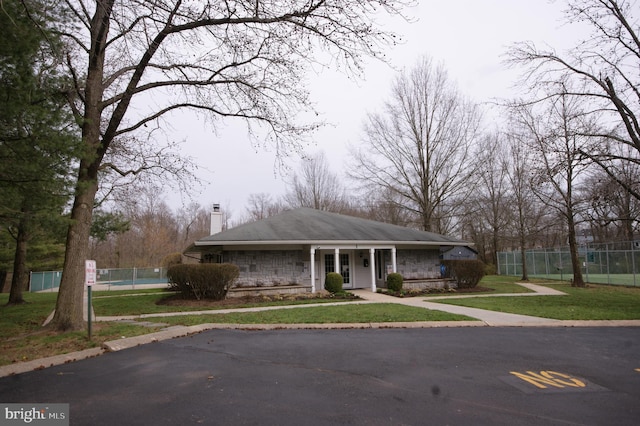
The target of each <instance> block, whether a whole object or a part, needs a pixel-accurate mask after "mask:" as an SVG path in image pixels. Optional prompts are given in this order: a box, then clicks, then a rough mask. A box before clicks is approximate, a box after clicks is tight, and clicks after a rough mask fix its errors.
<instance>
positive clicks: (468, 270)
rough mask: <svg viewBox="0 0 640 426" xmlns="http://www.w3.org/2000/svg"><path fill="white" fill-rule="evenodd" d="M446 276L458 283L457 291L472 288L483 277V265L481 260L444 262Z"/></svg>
mask: <svg viewBox="0 0 640 426" xmlns="http://www.w3.org/2000/svg"><path fill="white" fill-rule="evenodd" d="M442 263H443V264H444V266H445V267H446V272H447V273H446V275H447V277H448V278H453V279H454V280H455V281H456V282H457V283H458V289H463V288H474V287H476V286H477V285H478V283H479V282H480V280H481V279H482V277H484V275H485V264H484V262H482V261H481V260H477V259H470V260H444V261H443V262H442Z"/></svg>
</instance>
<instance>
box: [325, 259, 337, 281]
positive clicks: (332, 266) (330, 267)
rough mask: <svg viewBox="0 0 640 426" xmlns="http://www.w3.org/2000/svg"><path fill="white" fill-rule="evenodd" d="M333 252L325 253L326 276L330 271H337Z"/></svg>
mask: <svg viewBox="0 0 640 426" xmlns="http://www.w3.org/2000/svg"><path fill="white" fill-rule="evenodd" d="M334 256H335V255H333V254H325V255H324V275H325V276H326V275H327V274H328V273H329V272H334V271H335V262H334V259H335V257H334Z"/></svg>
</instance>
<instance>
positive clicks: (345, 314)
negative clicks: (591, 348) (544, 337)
mask: <svg viewBox="0 0 640 426" xmlns="http://www.w3.org/2000/svg"><path fill="white" fill-rule="evenodd" d="M517 279H518V278H517V277H504V276H489V277H485V278H484V279H483V280H482V282H481V283H480V286H482V287H486V288H491V289H493V290H492V291H491V292H487V293H479V294H504V293H523V292H529V291H530V290H528V289H526V288H524V287H521V286H518V285H516V284H514V283H515V282H516V281H517ZM531 282H532V283H535V284H541V285H549V286H552V287H553V288H557V289H558V290H561V291H564V292H566V293H567V294H568V295H567V296H531V297H483V298H468V299H451V298H447V297H446V296H445V295H444V294H443V297H442V299H441V300H438V302H440V303H450V304H456V305H464V306H471V307H477V308H481V309H489V310H497V311H501V312H511V313H519V314H525V315H534V316H541V317H546V318H556V319H566V320H604V319H609V320H613V319H640V288H627V287H619V286H618V287H616V286H600V285H590V286H589V287H588V288H584V289H579V288H572V287H570V286H569V285H568V284H567V283H559V282H552V283H549V281H544V280H532V281H531ZM452 294H460V293H452ZM167 295H168V293H167V292H163V291H161V290H158V289H152V290H126V291H110V292H95V293H94V294H93V305H94V309H95V312H96V315H99V316H117V315H138V314H143V313H144V314H154V313H161V312H175V311H185V312H186V311H189V310H205V309H206V310H209V309H214V307H211V306H207V307H206V308H203V307H202V306H191V307H184V306H169V305H158V304H157V303H156V302H157V301H158V300H160V299H161V298H163V297H166V296H167ZM114 296H116V297H114ZM56 297H57V293H25V294H24V298H25V299H26V300H27V302H28V303H26V304H24V305H19V306H6V305H5V304H6V302H7V300H8V294H0V365H6V364H10V363H14V362H19V361H27V360H31V359H37V358H42V357H46V356H51V355H57V354H63V353H68V352H73V351H76V350H82V349H86V348H90V347H95V346H99V345H100V344H101V343H102V342H105V341H109V340H114V339H117V338H120V337H130V336H136V335H140V334H145V333H151V332H153V331H156V329H150V328H148V327H143V326H139V325H136V324H125V323H121V322H98V323H94V325H93V340H92V341H91V342H90V341H88V338H87V333H86V332H72V333H57V332H54V331H51V330H48V329H46V328H43V327H42V323H43V322H44V320H45V319H46V317H47V316H48V315H49V314H50V313H51V312H52V311H53V309H54V308H55V303H56ZM431 300H432V301H433V299H431ZM321 301H322V300H317V299H309V300H303V301H295V302H292V301H274V302H268V303H264V304H263V303H258V304H256V303H253V304H250V305H248V304H245V305H240V306H234V307H241V306H242V307H253V306H266V305H269V306H278V305H291V304H292V303H318V302H321ZM324 301H326V302H335V301H338V300H335V299H334V300H324ZM229 307H230V306H220V307H218V308H229ZM465 319H468V318H466V317H462V316H455V315H451V314H447V313H441V312H438V311H429V310H426V309H422V308H414V307H408V306H402V305H395V304H382V303H377V304H354V303H348V301H345V303H344V304H343V305H338V306H320V307H305V308H302V307H300V308H289V309H278V310H272V311H265V312H251V313H249V312H247V313H231V314H214V315H185V316H178V317H163V318H154V321H158V322H164V323H169V324H183V325H191V324H199V323H203V322H221V323H244V324H255V323H267V324H274V323H275V324H280V323H282V324H286V323H303V324H308V323H329V322H335V323H370V322H411V321H457V320H465ZM145 320H148V319H145Z"/></svg>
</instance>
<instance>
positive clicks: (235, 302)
mask: <svg viewBox="0 0 640 426" xmlns="http://www.w3.org/2000/svg"><path fill="white" fill-rule="evenodd" d="M309 299H314V300H319V301H326V300H357V299H360V298H359V297H358V296H356V295H354V294H351V293H344V294H337V295H330V294H326V293H317V294H312V293H303V294H287V295H280V296H278V295H275V296H242V297H230V298H226V299H223V300H209V299H201V300H196V299H185V298H183V297H182V295H180V294H175V295H171V296H167V297H165V298H162V299H161V300H159V301H158V302H157V304H158V305H168V306H190V307H202V308H208V307H215V308H219V307H228V308H233V307H234V306H242V305H250V304H259V303H265V302H274V301H280V300H294V301H295V300H309Z"/></svg>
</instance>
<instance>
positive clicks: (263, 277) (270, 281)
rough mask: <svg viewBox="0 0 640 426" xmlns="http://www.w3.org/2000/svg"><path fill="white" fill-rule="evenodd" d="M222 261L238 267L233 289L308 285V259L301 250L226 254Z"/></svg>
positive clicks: (230, 252) (231, 252) (232, 252)
mask: <svg viewBox="0 0 640 426" xmlns="http://www.w3.org/2000/svg"><path fill="white" fill-rule="evenodd" d="M223 260H224V262H226V263H233V264H234V265H237V266H238V267H239V268H240V276H239V278H238V281H237V282H236V287H274V286H289V285H309V286H310V285H311V283H310V274H311V272H310V270H309V264H310V260H309V258H308V256H307V257H305V256H304V254H303V252H302V251H301V250H269V251H248V250H247V251H244V250H243V251H226V252H224V255H223Z"/></svg>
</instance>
